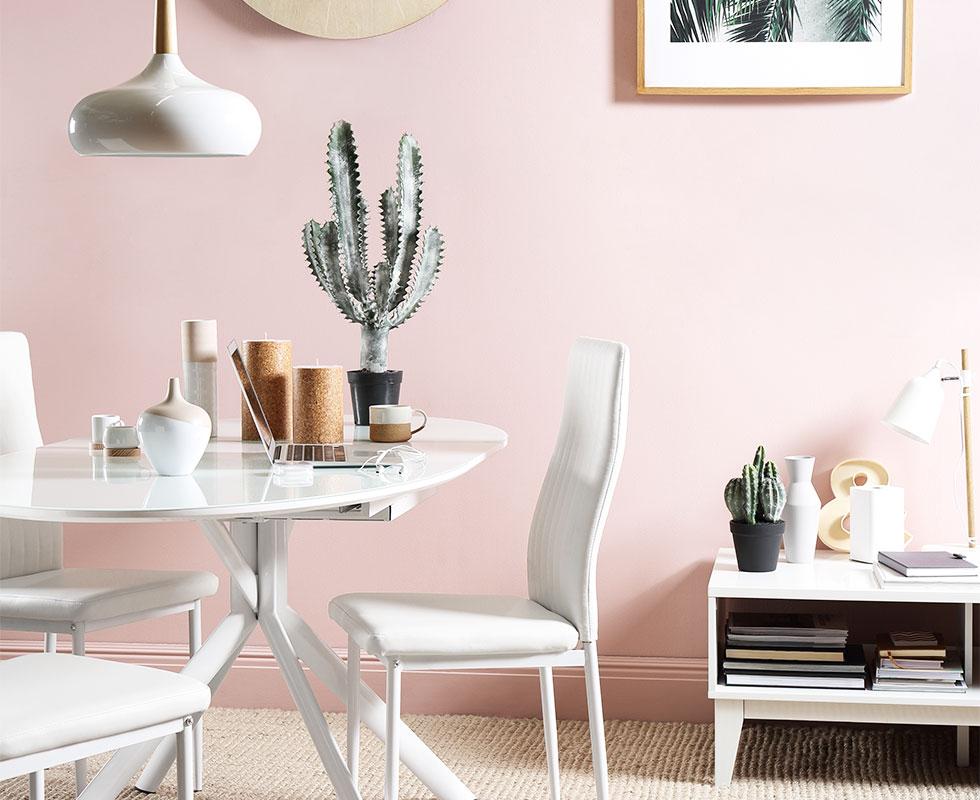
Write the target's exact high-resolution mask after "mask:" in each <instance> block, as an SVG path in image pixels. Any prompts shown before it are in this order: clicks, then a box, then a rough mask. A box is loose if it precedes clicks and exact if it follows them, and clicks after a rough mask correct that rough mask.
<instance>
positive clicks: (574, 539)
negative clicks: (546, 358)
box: [527, 339, 629, 642]
mask: <svg viewBox="0 0 980 800" xmlns="http://www.w3.org/2000/svg"><path fill="white" fill-rule="evenodd" d="M628 399H629V349H628V348H627V347H626V345H624V344H621V343H619V342H607V341H602V340H600V339H578V340H577V341H576V342H575V345H574V346H573V347H572V352H571V355H570V356H569V360H568V378H567V381H566V384H565V404H564V410H563V411H562V417H561V426H560V428H559V430H558V443H557V444H556V446H555V450H554V453H553V454H552V456H551V463H550V465H549V466H548V472H547V474H546V475H545V479H544V485H543V486H542V487H541V493H540V494H539V495H538V504H537V507H536V508H535V510H534V518H533V519H532V521H531V535H530V539H529V541H528V548H527V582H528V596H529V597H530V598H531V599H532V600H534V601H535V602H537V603H540V604H541V605H543V606H544V607H545V608H548V609H550V610H551V611H553V612H555V613H556V614H560V615H561V616H563V617H564V618H565V619H567V620H568V621H569V622H571V623H572V624H573V625H574V626H575V627H576V628H578V631H579V636H580V638H581V640H582V641H583V642H593V641H595V639H596V635H597V628H598V612H597V610H596V586H595V581H596V561H597V558H598V551H599V540H600V538H601V537H602V528H603V525H604V524H605V521H606V514H607V512H608V510H609V502H610V500H611V499H612V494H613V489H614V488H615V486H616V479H617V477H618V475H619V466H620V463H621V462H622V460H623V445H624V442H625V438H626V415H627V406H628Z"/></svg>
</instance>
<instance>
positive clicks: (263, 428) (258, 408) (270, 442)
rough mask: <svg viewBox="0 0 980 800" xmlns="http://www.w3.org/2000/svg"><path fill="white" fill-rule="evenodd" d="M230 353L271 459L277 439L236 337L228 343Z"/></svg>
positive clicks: (249, 407) (253, 419) (256, 426)
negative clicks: (274, 436)
mask: <svg viewBox="0 0 980 800" xmlns="http://www.w3.org/2000/svg"><path fill="white" fill-rule="evenodd" d="M228 355H229V356H231V363H232V364H234V365H235V376H236V377H237V378H238V383H239V384H240V385H241V387H242V396H243V397H244V398H245V405H247V406H248V410H249V411H250V412H251V414H252V421H253V422H254V423H255V429H256V430H257V431H258V432H259V437H260V438H261V439H262V444H264V445H265V449H266V451H267V453H268V455H269V458H270V459H271V458H272V451H273V448H274V447H275V444H276V440H275V439H274V438H273V436H272V428H271V427H270V426H269V420H267V419H266V416H265V411H263V410H262V403H261V402H260V401H259V396H258V394H257V393H256V391H255V387H254V386H253V385H252V379H251V378H250V377H249V374H248V370H247V369H246V368H245V362H244V360H242V354H241V352H240V351H239V349H238V342H236V341H235V340H234V339H232V340H231V341H230V342H229V343H228Z"/></svg>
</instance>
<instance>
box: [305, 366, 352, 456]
mask: <svg viewBox="0 0 980 800" xmlns="http://www.w3.org/2000/svg"><path fill="white" fill-rule="evenodd" d="M293 439H294V440H295V441H297V442H309V443H312V444H335V443H337V442H342V441H344V368H343V367H339V366H329V367H321V366H319V365H316V366H312V367H294V368H293Z"/></svg>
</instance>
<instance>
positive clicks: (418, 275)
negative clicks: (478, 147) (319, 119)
mask: <svg viewBox="0 0 980 800" xmlns="http://www.w3.org/2000/svg"><path fill="white" fill-rule="evenodd" d="M327 173H328V175H329V177H330V201H331V206H332V208H333V214H334V218H333V219H332V220H329V221H327V222H324V223H322V224H321V223H318V222H316V221H315V220H312V219H311V220H310V221H309V222H307V223H306V225H304V226H303V249H304V250H305V251H306V261H307V264H308V265H309V268H310V271H311V272H312V273H313V275H314V277H315V278H316V279H317V282H318V283H319V284H320V286H321V287H322V288H323V290H324V291H325V292H326V293H327V294H328V295H330V299H331V300H333V302H334V305H336V306H337V308H338V309H340V313H341V314H343V315H344V317H345V318H346V319H348V320H350V321H351V322H355V323H357V324H358V325H360V326H361V368H362V369H365V370H368V371H369V372H384V371H385V370H387V369H388V334H389V333H390V332H391V331H392V330H394V329H395V328H397V327H398V326H399V325H401V324H402V323H404V322H405V321H406V320H408V319H409V318H410V317H411V316H412V315H413V314H415V312H416V311H418V310H419V306H421V305H422V301H423V300H425V298H426V296H427V295H428V294H429V292H430V291H432V287H433V285H434V284H435V281H436V277H437V276H438V275H439V269H440V267H441V266H442V260H443V250H444V246H445V245H444V241H443V238H442V234H441V233H440V232H439V229H438V228H434V227H430V228H427V229H426V230H425V232H424V233H422V234H421V235H420V225H421V221H422V153H421V151H420V150H419V144H418V142H417V141H415V138H414V137H412V136H411V135H410V134H408V133H406V134H404V135H403V136H402V137H401V140H400V141H399V143H398V174H397V179H396V181H395V185H394V186H392V187H389V188H388V189H385V191H384V192H382V194H381V227H382V231H383V235H384V258H382V260H381V261H379V262H378V263H377V264H374V265H373V266H372V265H371V263H370V262H369V260H368V253H367V242H366V238H367V216H368V214H367V206H366V205H365V203H364V198H363V197H362V195H361V187H360V173H359V171H358V166H357V147H356V145H355V143H354V132H353V130H351V126H350V123H349V122H346V121H344V120H340V121H339V122H337V123H335V124H334V126H333V128H332V129H331V130H330V142H329V144H328V145H327Z"/></svg>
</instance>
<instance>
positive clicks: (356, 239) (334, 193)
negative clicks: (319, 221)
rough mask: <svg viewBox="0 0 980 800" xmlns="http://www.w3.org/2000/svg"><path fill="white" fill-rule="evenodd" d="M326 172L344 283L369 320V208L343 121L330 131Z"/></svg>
mask: <svg viewBox="0 0 980 800" xmlns="http://www.w3.org/2000/svg"><path fill="white" fill-rule="evenodd" d="M327 172H328V173H329V174H330V198H331V201H332V204H333V213H334V219H335V220H336V222H337V230H338V233H339V236H340V246H341V252H342V253H343V258H342V259H341V265H342V266H343V267H344V268H345V269H344V271H343V278H344V283H345V285H347V287H348V288H349V289H350V292H351V294H352V295H353V296H354V298H355V299H356V300H358V301H360V302H361V303H362V304H363V305H364V306H365V310H366V311H367V312H368V316H370V315H371V314H370V311H371V309H370V307H369V305H368V301H369V299H370V291H369V286H368V272H369V269H368V265H367V244H366V242H365V237H366V229H367V206H366V205H365V204H364V198H363V196H362V195H361V185H360V184H361V177H360V172H359V171H358V167H357V146H356V144H355V142H354V132H353V131H352V130H351V126H350V123H349V122H346V121H344V120H341V121H340V122H338V123H336V124H335V125H334V126H333V128H331V130H330V144H329V146H328V147H327Z"/></svg>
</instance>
